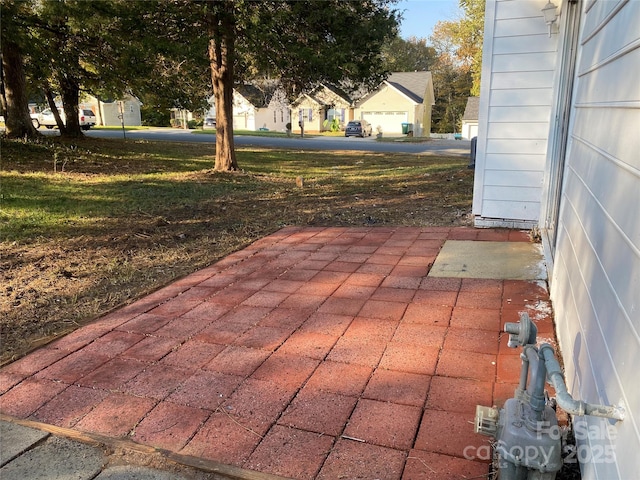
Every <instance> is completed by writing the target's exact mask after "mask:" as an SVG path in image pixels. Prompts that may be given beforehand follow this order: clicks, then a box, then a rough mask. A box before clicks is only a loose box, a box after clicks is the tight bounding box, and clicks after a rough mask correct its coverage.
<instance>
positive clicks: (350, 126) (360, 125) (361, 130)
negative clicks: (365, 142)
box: [344, 120, 372, 138]
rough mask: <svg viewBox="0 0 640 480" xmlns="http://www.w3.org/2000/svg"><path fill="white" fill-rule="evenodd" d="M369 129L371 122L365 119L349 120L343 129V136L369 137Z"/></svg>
mask: <svg viewBox="0 0 640 480" xmlns="http://www.w3.org/2000/svg"><path fill="white" fill-rule="evenodd" d="M371 131H372V128H371V124H370V123H369V122H367V121H366V120H351V121H350V122H349V123H347V128H345V129H344V136H345V137H351V136H356V137H363V138H364V137H370V136H371Z"/></svg>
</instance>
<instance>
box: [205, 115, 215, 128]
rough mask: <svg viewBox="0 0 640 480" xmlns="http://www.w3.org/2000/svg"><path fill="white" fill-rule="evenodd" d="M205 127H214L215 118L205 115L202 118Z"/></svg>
mask: <svg viewBox="0 0 640 480" xmlns="http://www.w3.org/2000/svg"><path fill="white" fill-rule="evenodd" d="M204 127H205V128H216V119H215V118H213V117H207V118H205V119H204Z"/></svg>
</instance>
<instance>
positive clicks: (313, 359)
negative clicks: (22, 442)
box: [0, 227, 553, 480]
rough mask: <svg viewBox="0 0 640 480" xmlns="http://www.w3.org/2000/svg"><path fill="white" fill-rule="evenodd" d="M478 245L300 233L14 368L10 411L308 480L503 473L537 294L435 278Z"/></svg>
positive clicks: (401, 236) (235, 257)
mask: <svg viewBox="0 0 640 480" xmlns="http://www.w3.org/2000/svg"><path fill="white" fill-rule="evenodd" d="M447 239H457V240H476V241H488V240H491V241H528V236H527V235H526V234H523V233H521V232H514V231H507V230H477V229H472V228H443V227H438V228H408V227H403V228H390V227H380V228H323V227H314V228H293V227H292V228H285V229H283V230H280V231H279V232H276V233H274V234H273V235H270V236H268V237H266V238H263V239H261V240H259V241H257V242H255V243H254V244H253V245H250V246H249V247H247V248H246V249H244V250H242V251H239V252H236V253H233V254H231V255H229V256H227V257H226V258H224V259H222V260H221V261H220V262H218V263H216V264H215V265H212V266H210V267H207V268H205V269H202V270H200V271H198V272H195V273H194V274H192V275H189V276H187V277H185V278H183V279H180V280H178V281H176V282H174V283H173V284H171V285H169V286H167V287H165V288H162V289H160V290H158V291H156V292H154V293H153V294H151V295H149V296H147V297H145V298H142V299H140V300H138V301H136V302H134V303H132V304H131V305H128V306H126V307H123V308H122V309H120V310H118V311H115V312H112V313H110V314H109V315H106V316H105V317H103V318H101V319H98V320H97V321H95V322H94V323H92V324H91V325H88V326H86V327H83V328H80V329H79V330H77V331H75V332H73V333H71V334H69V335H67V336H66V337H64V338H61V339H59V340H57V341H55V342H53V343H51V344H49V345H47V346H45V347H43V348H40V349H39V350H37V351H35V352H33V353H31V354H30V355H28V356H26V357H24V358H22V359H20V360H18V361H16V362H13V363H12V364H9V365H7V366H5V367H3V368H2V369H0V411H1V412H2V413H3V414H6V415H10V416H13V417H17V418H25V419H31V420H36V421H40V422H45V423H49V424H52V425H57V426H60V427H65V428H74V429H77V430H80V431H85V432H93V433H98V434H102V435H109V436H112V437H114V438H128V439H130V440H132V441H135V442H139V443H142V444H145V445H150V446H154V447H159V448H162V449H168V450H172V451H175V452H176V453H179V454H184V455H191V456H195V457H201V458H203V459H205V460H211V461H216V462H221V463H226V464H229V465H233V466H236V467H242V468H246V469H251V470H257V471H260V472H263V473H270V474H276V475H281V476H285V477H292V478H299V479H332V480H333V479H335V478H385V479H398V480H400V479H404V480H410V479H414V478H421V479H429V478H434V479H436V478H437V479H447V478H462V477H461V476H466V477H467V478H470V477H477V476H482V475H485V474H486V473H488V465H487V462H486V458H484V457H482V455H477V453H486V452H485V450H486V448H487V445H488V442H487V438H486V437H482V436H479V435H476V434H474V433H473V425H472V423H473V416H474V410H475V405H476V404H482V405H492V404H501V403H502V402H504V400H505V399H506V398H508V397H511V396H512V394H513V389H514V388H515V383H516V382H517V380H518V372H519V357H518V353H519V351H518V350H515V349H509V348H507V346H506V336H503V337H502V338H501V335H500V330H501V328H502V324H503V323H504V322H505V321H511V322H516V321H517V320H518V316H519V313H520V312H523V311H526V312H527V313H529V315H530V316H531V318H533V319H534V321H535V322H536V324H537V325H538V328H539V331H540V332H541V335H542V336H549V337H552V332H553V324H552V313H551V311H550V304H549V301H548V293H547V291H546V288H545V286H544V285H541V284H540V283H539V282H526V281H512V280H482V279H480V280H478V279H467V278H465V279H459V278H431V277H428V276H427V273H428V270H429V268H430V267H431V265H432V264H433V262H434V261H435V258H436V256H437V254H438V251H439V249H440V248H441V247H442V245H443V244H444V242H445V240H447Z"/></svg>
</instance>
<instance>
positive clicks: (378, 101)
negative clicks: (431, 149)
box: [354, 72, 435, 136]
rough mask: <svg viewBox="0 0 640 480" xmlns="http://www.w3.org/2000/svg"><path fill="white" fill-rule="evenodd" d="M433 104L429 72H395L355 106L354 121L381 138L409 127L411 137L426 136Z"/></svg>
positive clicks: (429, 126) (431, 81)
mask: <svg viewBox="0 0 640 480" xmlns="http://www.w3.org/2000/svg"><path fill="white" fill-rule="evenodd" d="M434 103H435V96H434V93H433V79H432V77H431V72H395V73H392V74H391V75H390V76H389V78H388V79H387V80H385V81H384V82H382V84H380V86H379V87H378V89H377V90H375V91H374V92H372V93H370V94H369V95H367V96H365V97H364V98H363V99H361V100H359V101H358V102H357V103H356V108H355V112H354V118H357V119H364V120H367V121H368V122H369V123H371V125H372V126H373V129H374V131H376V130H377V129H380V130H381V131H382V132H383V133H385V134H386V133H391V134H394V133H397V134H400V133H402V124H403V123H411V124H413V132H414V135H415V136H429V133H430V132H431V110H432V107H433V105H434Z"/></svg>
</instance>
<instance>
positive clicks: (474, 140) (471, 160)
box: [467, 137, 478, 169]
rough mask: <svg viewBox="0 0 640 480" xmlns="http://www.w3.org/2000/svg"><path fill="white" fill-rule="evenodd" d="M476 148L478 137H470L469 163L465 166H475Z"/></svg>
mask: <svg viewBox="0 0 640 480" xmlns="http://www.w3.org/2000/svg"><path fill="white" fill-rule="evenodd" d="M477 148H478V137H473V138H472V139H471V152H470V153H469V165H468V166H467V168H469V169H474V168H476V149H477Z"/></svg>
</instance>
